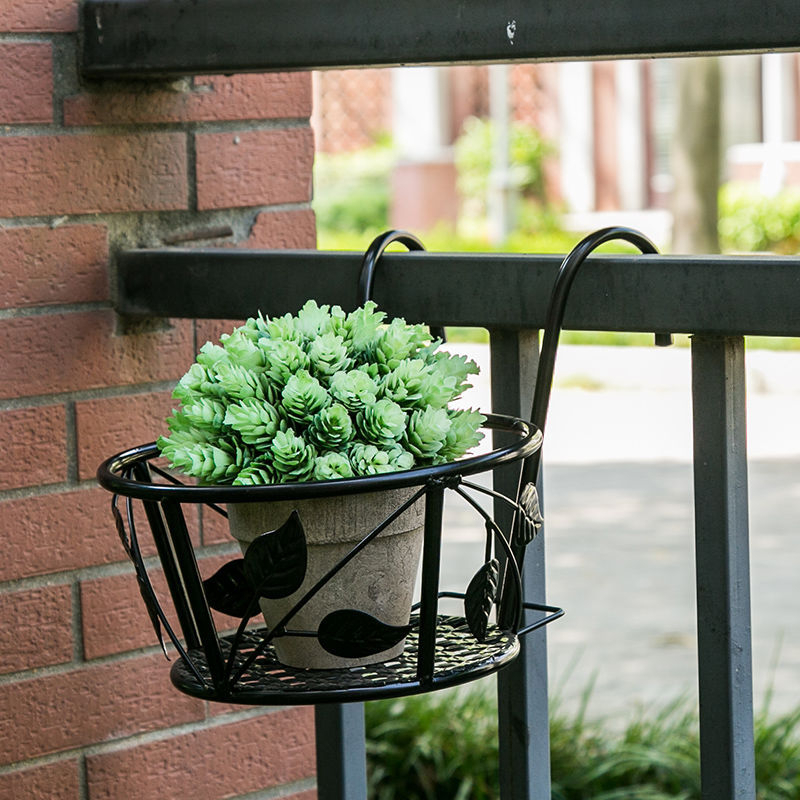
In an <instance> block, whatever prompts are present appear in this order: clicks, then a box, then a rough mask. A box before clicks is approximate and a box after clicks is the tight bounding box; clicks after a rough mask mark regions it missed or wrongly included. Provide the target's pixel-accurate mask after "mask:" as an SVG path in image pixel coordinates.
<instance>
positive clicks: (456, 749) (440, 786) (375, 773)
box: [366, 689, 800, 800]
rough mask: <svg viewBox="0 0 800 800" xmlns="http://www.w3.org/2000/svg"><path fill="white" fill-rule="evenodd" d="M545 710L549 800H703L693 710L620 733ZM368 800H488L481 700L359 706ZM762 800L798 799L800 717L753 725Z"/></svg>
mask: <svg viewBox="0 0 800 800" xmlns="http://www.w3.org/2000/svg"><path fill="white" fill-rule="evenodd" d="M587 699H588V694H587V697H585V698H584V704H583V705H582V707H581V708H579V709H578V710H577V711H576V712H572V713H570V714H568V713H566V712H564V711H563V710H562V709H561V708H560V707H559V704H558V703H557V702H556V703H554V704H553V708H552V709H551V720H550V759H551V780H552V797H553V800H700V766H699V735H698V726H697V717H696V710H695V708H694V706H693V705H690V704H689V703H687V702H685V701H682V700H680V701H676V702H674V703H671V704H669V705H667V706H665V707H663V708H662V709H660V710H657V711H653V710H643V711H641V712H640V713H639V714H638V715H637V716H635V717H634V718H633V719H632V720H631V721H630V722H628V724H627V725H626V726H625V727H624V728H623V729H622V730H621V731H616V728H615V729H612V728H610V727H609V726H607V725H604V724H603V723H602V722H600V721H587V719H586V716H585V702H586V700H587ZM366 723H367V768H368V781H369V797H370V799H371V800H495V799H496V798H497V796H498V742H497V717H496V705H495V701H494V698H493V697H492V696H491V695H490V694H489V693H488V692H486V691H480V690H478V691H474V690H472V691H467V690H464V689H461V690H459V691H448V692H439V693H434V694H429V695H420V696H418V697H411V698H401V699H398V700H385V701H378V702H373V703H367V705H366ZM755 744H756V763H757V766H756V780H757V789H758V798H759V800H797V798H798V796H800V709H799V710H798V711H795V712H793V713H790V714H787V715H784V716H780V717H777V718H770V716H769V714H768V712H767V710H765V711H763V712H762V713H760V714H759V715H757V717H756V728H755Z"/></svg>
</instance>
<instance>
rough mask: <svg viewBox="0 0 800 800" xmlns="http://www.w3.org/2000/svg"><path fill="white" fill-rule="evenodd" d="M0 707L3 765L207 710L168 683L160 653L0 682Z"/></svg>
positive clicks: (189, 719) (189, 717)
mask: <svg viewBox="0 0 800 800" xmlns="http://www.w3.org/2000/svg"><path fill="white" fill-rule="evenodd" d="M0 709H2V713H0V748H2V752H0V761H1V762H2V763H8V762H14V761H19V760H21V759H23V758H34V757H36V756H40V755H45V754H46V753H56V752H59V751H62V750H66V749H69V748H73V747H82V746H85V745H89V744H93V743H96V742H102V741H108V740H113V739H118V738H121V737H125V736H130V735H133V734H135V733H141V732H144V731H152V730H158V729H160V728H164V727H168V726H172V725H178V724H182V723H186V722H192V721H196V720H201V719H203V717H204V713H205V711H204V704H203V702H202V701H200V700H197V699H195V698H190V697H187V696H186V695H183V694H181V693H180V692H178V691H176V690H175V689H174V688H173V687H172V685H171V683H170V681H169V664H168V663H167V662H166V661H165V659H164V657H163V655H160V654H157V655H152V656H144V657H141V658H135V659H130V660H127V661H120V662H117V663H110V664H102V665H97V666H89V667H84V668H82V669H78V670H73V671H70V672H66V673H63V674H56V675H45V676H41V677H37V678H32V679H30V680H26V681H18V682H12V683H8V684H4V685H2V686H0ZM20 731H24V732H25V734H24V735H19V732H20ZM124 796H125V794H122V793H121V794H117V795H116V797H124ZM128 796H130V797H141V796H142V795H141V794H140V793H139V792H136V791H133V792H131V793H130V794H129V795H128ZM152 796H153V797H156V796H157V795H155V794H153V795H152Z"/></svg>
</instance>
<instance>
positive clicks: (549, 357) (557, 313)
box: [531, 227, 658, 431]
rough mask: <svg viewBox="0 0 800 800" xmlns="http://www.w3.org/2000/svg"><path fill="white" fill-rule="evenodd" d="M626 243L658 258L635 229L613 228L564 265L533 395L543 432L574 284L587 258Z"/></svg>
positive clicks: (592, 237) (587, 241)
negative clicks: (600, 249)
mask: <svg viewBox="0 0 800 800" xmlns="http://www.w3.org/2000/svg"><path fill="white" fill-rule="evenodd" d="M614 239H622V240H624V241H626V242H630V243H631V244H632V245H634V246H636V247H638V248H639V250H641V252H642V253H646V254H647V253H649V254H657V253H658V250H657V248H656V246H655V245H654V244H653V243H652V242H651V241H650V240H649V239H648V238H647V237H646V236H645V235H644V234H642V233H639V232H638V231H635V230H633V229H632V228H623V227H611V228H601V229H600V230H598V231H595V232H594V233H590V234H589V235H588V236H587V237H585V238H584V239H582V240H581V241H580V242H578V244H577V245H575V247H574V248H573V249H572V251H571V252H570V253H569V255H567V257H566V258H565V259H564V260H563V261H562V262H561V266H560V268H559V270H558V275H557V276H556V280H555V283H554V284H553V289H552V292H551V294H550V302H549V303H548V306H547V317H546V320H545V326H544V336H543V337H542V350H541V353H540V355H539V368H538V370H537V373H536V389H535V391H534V395H533V406H532V408H531V422H532V423H533V424H534V425H536V427H537V428H539V430H541V431H544V426H545V422H546V421H547V407H548V405H549V403H550V390H551V387H552V384H553V371H554V369H555V361H556V349H557V348H558V339H559V336H560V334H561V325H562V323H563V321H564V310H565V308H566V305H567V297H568V296H569V291H570V289H571V288H572V283H573V281H574V280H575V276H576V274H577V272H578V270H579V269H580V267H581V265H582V264H583V262H584V261H585V260H586V257H587V256H588V255H589V254H590V253H592V252H593V251H594V250H596V249H597V248H598V247H599V246H600V245H601V244H605V243H606V242H610V241H613V240H614Z"/></svg>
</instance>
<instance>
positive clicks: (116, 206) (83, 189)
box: [0, 133, 188, 217]
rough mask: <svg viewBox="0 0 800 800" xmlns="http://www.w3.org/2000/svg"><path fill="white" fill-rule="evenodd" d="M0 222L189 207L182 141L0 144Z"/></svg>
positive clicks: (175, 136) (163, 136)
mask: <svg viewBox="0 0 800 800" xmlns="http://www.w3.org/2000/svg"><path fill="white" fill-rule="evenodd" d="M0 186H2V187H3V192H2V194H0V216H7V217H14V216H26V215H31V216H41V215H45V214H82V213H83V214H92V213H98V212H116V211H165V210H171V209H183V208H186V207H187V200H188V191H187V177H186V137H185V135H184V134H182V133H150V134H132V135H128V136H89V135H74V136H68V135H61V136H13V137H6V138H2V139H0Z"/></svg>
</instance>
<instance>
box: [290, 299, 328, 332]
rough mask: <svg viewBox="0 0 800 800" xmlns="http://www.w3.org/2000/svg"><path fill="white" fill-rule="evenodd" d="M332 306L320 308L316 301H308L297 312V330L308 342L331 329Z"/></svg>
mask: <svg viewBox="0 0 800 800" xmlns="http://www.w3.org/2000/svg"><path fill="white" fill-rule="evenodd" d="M329 311H330V306H318V305H317V303H316V301H315V300H307V301H306V304H305V305H304V306H303V307H302V308H301V309H300V310H299V311H298V312H297V319H296V320H295V328H296V330H298V331H299V332H300V334H301V335H302V336H303V337H304V338H305V339H308V340H311V339H315V338H316V337H317V336H319V335H320V334H322V333H327V332H328V331H329V330H330V328H331V315H330V313H329Z"/></svg>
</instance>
